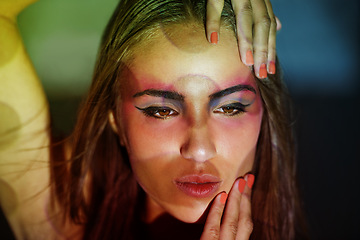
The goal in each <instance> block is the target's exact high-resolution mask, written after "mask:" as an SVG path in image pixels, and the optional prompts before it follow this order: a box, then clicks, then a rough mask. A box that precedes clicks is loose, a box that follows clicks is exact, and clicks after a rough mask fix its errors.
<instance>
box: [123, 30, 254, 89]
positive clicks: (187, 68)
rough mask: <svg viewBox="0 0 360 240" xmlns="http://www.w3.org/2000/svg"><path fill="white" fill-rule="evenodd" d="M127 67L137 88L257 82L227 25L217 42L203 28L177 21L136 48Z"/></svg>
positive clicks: (224, 85) (217, 87) (216, 85)
mask: <svg viewBox="0 0 360 240" xmlns="http://www.w3.org/2000/svg"><path fill="white" fill-rule="evenodd" d="M196 28H198V29H200V30H197V29H196ZM127 70H128V73H127V74H126V75H127V78H128V81H126V82H127V83H129V84H131V85H133V86H132V87H136V88H137V90H141V89H148V88H154V87H156V88H159V87H166V88H169V86H171V87H172V88H177V87H181V86H183V87H185V86H186V87H187V88H188V89H193V88H194V86H195V85H196V88H198V87H200V86H202V85H203V84H205V85H209V87H210V85H211V87H210V88H214V89H222V88H226V87H229V86H231V85H237V84H252V85H253V84H255V83H254V78H253V75H252V72H251V70H250V69H249V68H248V67H247V66H245V65H244V64H243V63H242V62H241V60H240V56H239V51H238V45H237V42H236V38H235V37H234V34H233V32H232V31H229V30H226V29H224V31H222V32H221V39H220V41H219V43H218V44H216V45H214V44H210V43H209V42H208V41H207V39H206V37H205V33H204V31H203V30H202V31H201V28H199V27H194V26H192V25H179V26H178V25H175V27H173V28H170V27H168V28H166V31H165V30H164V28H159V29H158V30H157V32H156V33H155V34H154V36H153V37H152V40H151V41H149V42H148V43H147V44H141V45H140V46H139V47H138V48H136V49H135V51H134V54H133V58H132V61H131V64H130V65H128V69H127ZM189 86H192V87H191V88H189Z"/></svg>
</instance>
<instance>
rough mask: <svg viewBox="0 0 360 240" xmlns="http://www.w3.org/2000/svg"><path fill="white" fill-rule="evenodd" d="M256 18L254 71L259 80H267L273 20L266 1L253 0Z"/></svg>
mask: <svg viewBox="0 0 360 240" xmlns="http://www.w3.org/2000/svg"><path fill="white" fill-rule="evenodd" d="M251 5H252V8H253V10H254V11H253V16H254V30H253V34H254V37H253V47H254V70H255V74H256V76H257V77H258V78H260V79H261V78H266V77H267V70H266V64H267V61H268V42H269V32H270V25H271V20H270V16H269V13H268V10H267V6H266V4H265V3H264V0H251Z"/></svg>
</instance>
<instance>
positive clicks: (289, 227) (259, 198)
mask: <svg viewBox="0 0 360 240" xmlns="http://www.w3.org/2000/svg"><path fill="white" fill-rule="evenodd" d="M205 12H206V1H205V0H203V1H199V0H193V1H191V0H162V1H159V0H136V1H135V0H131V1H130V0H121V1H120V3H119V5H118V7H117V8H116V10H115V12H114V14H113V16H112V18H111V19H110V22H109V24H108V26H107V28H106V30H105V33H104V35H103V39H102V44H101V47H100V52H99V54H98V60H97V64H96V67H95V71H94V76H93V81H92V85H91V88H90V91H89V94H88V96H87V99H86V101H85V103H84V104H83V106H82V109H81V111H80V113H79V117H78V122H77V124H76V126H75V130H74V133H73V138H72V140H73V143H72V144H73V150H72V157H71V161H70V163H69V167H67V171H66V173H64V172H62V174H61V175H60V174H57V173H56V171H53V176H54V179H55V183H56V185H55V186H56V187H55V195H56V197H57V200H58V201H59V202H60V204H61V206H63V207H64V209H65V211H64V212H65V214H66V216H70V217H71V219H72V221H73V222H75V223H79V224H82V225H83V226H84V235H83V239H132V238H133V232H134V227H135V226H134V223H135V221H136V219H135V217H136V206H137V205H138V204H139V194H141V189H140V187H139V186H138V184H137V182H136V180H135V179H134V176H133V173H132V170H131V167H130V165H129V162H128V157H127V153H126V150H125V149H124V148H123V147H122V146H121V144H120V143H119V137H118V135H117V134H115V133H114V131H113V130H112V129H111V127H110V124H109V121H108V113H109V111H114V112H119V111H117V110H118V108H119V105H120V101H121V100H120V87H121V82H122V81H126V79H123V76H122V71H123V69H124V68H126V63H128V62H129V61H131V54H132V51H136V49H135V47H136V46H137V45H138V44H140V43H142V42H146V41H147V40H150V39H151V37H152V33H153V32H155V30H156V29H158V28H159V25H160V24H161V25H168V26H169V25H171V24H183V23H186V22H193V23H198V24H201V25H202V26H203V24H204V22H205ZM222 24H223V25H224V26H226V27H229V28H231V29H233V31H234V32H235V31H236V30H235V29H236V27H235V15H234V12H233V10H232V7H231V3H230V1H225V7H224V10H223V12H222ZM234 36H235V35H234ZM204 37H205V36H204ZM277 66H279V63H277ZM279 72H280V69H277V74H276V75H271V76H269V78H267V79H265V80H257V84H258V87H259V90H260V93H261V96H262V100H263V104H264V114H263V120H262V127H261V132H260V136H259V140H258V145H257V153H256V159H255V164H254V169H253V172H254V174H255V176H256V179H257V180H256V183H255V185H254V189H253V196H252V213H253V220H254V231H253V234H252V236H251V239H293V238H294V237H295V225H296V224H297V222H296V219H297V213H298V212H297V209H298V206H297V187H296V185H295V164H294V162H295V159H294V149H293V146H294V144H293V136H292V128H291V122H290V119H289V117H288V116H289V114H290V111H289V108H288V102H289V101H288V96H287V94H286V89H285V87H284V85H283V83H282V81H281V76H280V75H279Z"/></svg>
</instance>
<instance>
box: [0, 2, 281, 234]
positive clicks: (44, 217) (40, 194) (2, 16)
mask: <svg viewBox="0 0 360 240" xmlns="http://www.w3.org/2000/svg"><path fill="white" fill-rule="evenodd" d="M33 2H35V0H17V1H13V0H0V32H1V33H4V34H2V35H1V34H0V43H1V44H0V46H5V47H1V51H0V75H1V76H2V77H1V78H0V85H1V87H0V103H1V108H0V115H1V116H2V121H1V127H2V128H1V131H2V132H8V130H12V129H16V131H17V132H16V133H15V132H14V133H13V135H8V137H11V141H9V140H8V139H6V145H4V144H3V145H2V147H0V164H1V168H0V170H1V171H0V193H1V194H0V202H1V207H2V209H3V211H4V214H5V217H6V219H7V220H8V222H9V224H10V226H11V229H12V230H13V232H14V234H15V236H16V239H77V237H81V231H82V229H79V227H78V226H77V225H73V224H72V223H71V221H70V220H69V219H68V220H69V221H68V222H67V224H65V226H64V225H63V224H56V223H55V221H56V219H55V217H53V216H59V214H58V213H57V210H58V208H57V207H56V208H55V210H54V209H50V208H49V199H50V188H49V185H50V176H49V171H48V170H49V169H48V167H49V165H48V161H49V149H48V148H47V147H44V146H49V141H50V139H49V135H48V126H49V118H48V114H49V109H48V103H47V99H46V97H45V94H44V92H43V88H42V86H41V83H40V81H39V79H38V76H37V74H36V71H35V70H34V68H33V66H32V63H31V60H30V59H29V58H28V56H27V54H26V50H25V47H24V45H23V44H22V40H21V36H20V34H19V33H18V30H17V26H16V16H17V14H18V13H19V12H21V11H22V10H23V9H24V8H25V7H26V6H27V5H29V4H31V3H33ZM212 2H216V1H212V0H209V1H208V3H212ZM220 2H221V1H220ZM239 2H241V1H240V0H239V1H237V2H233V5H234V7H235V4H237V3H239ZM254 6H255V5H253V11H254V12H252V13H253V14H254V15H255V14H256V15H257V16H259V14H258V13H260V11H261V10H262V9H264V8H255V7H254ZM209 8H211V6H210V7H209ZM239 9H241V8H239ZM220 12H221V10H220V11H219V10H218V11H216V12H211V11H210V12H208V14H207V19H208V20H210V21H207V26H206V28H207V31H206V32H207V34H208V33H211V32H212V31H213V30H211V29H212V28H214V26H215V29H214V31H217V30H219V32H220V29H219V26H220V25H219V24H218V23H219V19H220V18H219V13H220ZM255 12H256V13H255ZM261 12H264V11H261ZM238 13H239V11H237V13H236V14H237V15H238ZM271 13H272V11H270V10H269V8H268V14H269V15H270V14H271ZM258 19H259V18H258ZM214 23H215V25H214ZM239 23H240V24H241V27H242V28H244V29H248V31H247V32H248V33H250V32H252V28H250V27H248V28H246V26H243V24H245V25H246V23H245V22H238V24H239ZM216 24H217V25H216ZM249 24H251V23H249ZM271 26H273V25H271ZM254 28H255V29H258V30H256V31H254V32H256V34H258V36H259V39H261V38H262V37H261V36H264V39H268V36H270V38H271V39H272V41H273V42H275V37H271V36H273V35H269V34H268V33H269V31H270V32H271V30H269V28H270V27H269V25H267V24H261V23H260V24H255V25H254ZM271 29H273V28H272V27H271ZM221 30H222V31H221V35H220V38H219V44H218V45H216V46H212V47H214V48H213V49H211V50H210V48H209V47H210V46H211V45H210V44H209V43H207V45H206V44H205V43H204V42H203V41H198V40H197V38H194V39H193V38H191V39H193V40H194V41H193V43H192V44H198V45H189V43H187V42H186V41H185V40H187V39H186V38H185V37H179V36H177V35H175V36H176V37H177V38H178V40H176V38H173V39H172V43H171V44H172V45H173V46H177V47H176V48H178V49H177V50H178V51H179V52H181V51H180V50H183V49H184V47H185V46H186V47H188V48H190V51H185V52H187V53H184V51H182V54H184V55H186V54H188V55H186V56H187V57H189V56H192V59H193V62H194V63H199V61H200V60H199V59H200V57H199V56H200V55H197V54H195V53H199V52H200V53H199V54H205V55H206V54H208V55H206V58H207V59H208V60H209V61H210V60H211V58H212V61H213V62H214V61H219V58H218V57H219V56H220V55H216V54H219V52H216V51H215V50H214V49H216V47H219V48H223V47H224V46H225V45H226V44H225V43H226V40H225V39H226V36H227V34H226V33H225V32H224V31H223V29H221ZM201 33H202V35H201V38H204V34H205V33H204V32H201ZM1 36H6V37H1ZM159 36H161V35H159ZM184 36H185V35H184ZM196 36H198V37H199V38H200V36H199V35H196ZM229 36H230V34H229ZM232 36H233V35H232ZM193 37H194V36H193ZM167 39H168V40H169V39H171V38H169V36H167ZM179 40H181V41H179ZM159 41H160V39H159ZM223 41H224V42H223ZM163 42H165V43H166V44H167V45H166V46H167V48H165V49H167V50H170V47H169V42H166V41H162V43H163ZM222 42H223V45H222ZM229 42H231V43H232V46H233V47H234V49H236V47H237V46H235V45H234V44H236V41H234V39H232V40H231V41H229ZM253 43H254V46H253V45H252V44H253ZM255 43H256V44H255ZM266 43H267V41H266V40H264V41H255V40H254V41H251V40H249V41H248V42H247V45H246V46H248V47H249V48H250V49H253V47H254V49H255V50H254V51H255V54H254V59H255V65H256V62H262V61H261V60H256V59H257V58H258V56H260V55H256V48H257V47H259V46H260V47H261V48H263V49H266V48H267V46H269V48H270V47H271V46H274V44H273V45H271V44H270V45H266ZM262 44H263V45H262ZM159 45H161V44H159ZM209 45H210V46H209ZM194 48H195V49H194ZM234 49H232V53H235V52H237V51H235V50H234ZM244 49H245V48H244ZM247 49H248V48H246V49H245V50H247ZM143 50H144V52H146V51H145V50H146V48H145V49H143ZM160 50H161V49H160ZM160 50H158V53H159V52H160ZM175 50H176V49H175ZM195 50H196V51H195ZM240 52H241V56H243V55H244V53H246V51H245V52H244V51H243V50H241V49H240ZM139 53H140V52H139ZM210 53H212V54H213V55H212V54H210ZM148 54H150V55H152V54H151V53H150V50H149V51H148ZM214 55H215V56H217V57H216V59H213V58H214ZM230 56H232V55H229V57H230ZM162 57H163V56H162ZM169 57H170V56H169ZM236 57H237V59H235V58H236ZM231 59H232V61H229V62H230V63H231V64H233V65H235V64H238V65H241V63H240V60H239V59H240V55H237V56H232V57H231ZM242 59H244V58H242ZM176 61H177V62H173V63H174V64H175V63H178V65H179V66H185V65H183V64H184V63H181V64H180V59H176ZM219 62H220V61H219ZM230 63H229V64H228V65H227V67H228V66H230ZM134 64H136V63H134ZM187 64H188V65H187V66H195V64H189V61H187ZM216 64H218V63H216ZM216 64H215V65H216ZM134 66H135V65H134ZM209 66H210V65H209ZM209 66H208V67H207V68H205V67H204V68H201V69H200V68H197V70H199V71H197V72H196V71H195V72H193V73H192V74H193V75H189V74H187V75H186V74H185V73H184V72H183V73H182V75H181V76H178V78H169V81H170V79H171V80H173V81H172V82H169V84H172V87H173V88H174V89H175V87H176V88H179V89H177V91H183V94H184V95H187V96H188V99H189V97H191V96H194V94H192V95H191V94H190V93H191V92H189V91H186V89H188V88H187V83H189V82H190V81H191V80H196V79H198V80H199V81H202V82H204V83H205V85H207V86H208V89H205V90H204V89H202V90H204V91H205V92H206V91H207V93H204V92H202V93H203V94H200V95H201V96H202V97H201V99H193V101H192V100H191V101H190V100H188V101H187V102H186V104H185V105H186V106H187V108H186V109H187V112H186V116H183V115H181V117H180V118H181V119H182V122H181V125H179V127H182V129H183V130H184V131H185V134H184V131H180V130H179V129H177V133H178V134H176V135H175V134H174V135H173V136H179V137H181V138H179V139H180V140H181V141H180V140H179V139H177V140H176V139H170V140H173V141H168V143H167V144H168V145H164V146H168V147H169V148H168V152H167V154H165V156H164V159H165V158H166V159H168V160H174V161H175V162H177V161H178V162H181V163H184V162H186V161H188V162H187V163H185V164H184V165H185V166H183V164H180V166H181V167H182V168H181V169H180V170H179V174H180V175H181V174H182V173H183V172H184V171H187V169H189V166H190V168H191V169H197V170H199V169H200V170H201V167H203V171H211V172H212V173H213V174H218V175H219V176H220V177H223V176H224V173H223V172H224V171H225V170H224V169H222V168H223V166H224V168H225V167H226V169H229V168H230V166H232V165H231V164H232V163H231V162H227V161H228V160H230V158H225V157H226V154H225V150H226V149H220V148H219V147H218V142H219V141H220V140H221V136H225V135H226V134H227V135H229V134H231V135H232V134H233V131H231V132H229V130H228V128H225V127H224V128H223V129H222V131H221V129H218V130H217V129H216V128H215V127H214V126H216V124H219V123H225V124H224V125H223V126H225V125H226V126H231V125H241V124H240V121H241V120H240V119H241V117H239V118H238V120H239V121H238V120H231V121H230V122H232V124H231V123H229V119H226V120H219V119H221V118H222V117H216V119H218V120H217V121H214V119H215V118H213V117H209V118H207V119H205V120H204V119H202V120H199V118H196V116H198V115H201V116H204V115H203V113H204V112H206V111H205V110H204V109H205V108H204V106H205V105H206V104H205V102H206V101H208V99H207V100H205V99H206V97H205V96H207V97H208V95H206V94H209V93H210V92H212V91H215V92H216V91H218V90H221V89H223V88H226V87H228V86H231V85H232V84H236V83H238V82H240V80H241V79H234V78H233V79H231V76H230V75H229V74H228V75H229V76H226V77H224V76H222V77H221V78H219V77H218V76H216V74H213V75H211V74H209V73H207V72H206V71H205V70H206V69H207V70H212V69H215V68H210V67H209ZM241 67H243V65H241ZM130 69H131V66H129V70H130ZM164 69H165V68H164ZM164 69H161V72H165V71H164ZM144 70H145V69H144ZM193 70H196V69H193ZM200 70H203V72H200ZM255 71H257V67H256V66H255ZM129 73H130V72H129ZM221 73H227V72H225V71H223V69H222V70H221ZM184 76H187V77H188V78H187V77H184ZM242 79H243V78H242ZM249 81H250V80H249ZM181 82H182V83H181ZM160 85H161V84H160ZM162 86H163V85H162ZM138 87H140V86H138ZM142 87H144V86H142ZM180 88H181V89H180ZM255 89H256V86H255ZM124 100H125V99H124ZM197 103H198V104H197ZM124 106H125V103H124ZM132 106H133V105H132ZM196 106H198V107H197V108H195V107H196ZM124 109H125V108H124ZM133 110H134V109H133ZM133 110H131V111H133ZM136 110H137V109H136ZM195 110H197V111H195ZM135 112H136V111H135V110H134V111H133V112H132V113H134V114H135ZM249 112H251V111H250V110H249ZM2 113H3V114H2ZM200 113H201V114H200ZM137 114H138V112H137ZM206 114H207V115H208V116H213V115H214V114H213V113H212V112H209V111H207V113H206ZM206 114H205V115H206ZM245 115H250V113H246V114H244V116H245ZM134 116H135V115H134ZM179 116H180V115H179ZM5 118H6V119H5ZM136 118H137V123H139V121H140V119H143V122H144V123H148V122H149V120H150V119H148V118H146V119H147V120H145V118H144V115H143V114H142V115H141V116H140V115H139V114H138V115H137V116H136ZM153 120H154V121H155V120H157V119H153ZM153 120H151V121H153ZM154 121H153V122H154ZM159 121H160V122H161V123H162V124H165V122H166V121H168V120H164V121H163V120H159ZM171 121H172V120H171ZM199 122H206V124H200V125H202V127H201V128H199V129H202V130H201V131H197V130H196V128H195V127H194V126H198V125H196V124H198V123H199ZM191 123H192V124H191ZM210 123H211V124H210ZM123 125H125V121H124V122H123ZM173 125H175V126H177V124H173ZM210 125H212V127H211V126H210ZM244 125H245V124H244ZM17 126H18V127H17ZM144 126H145V125H144ZM204 126H206V127H204ZM114 128H117V127H116V126H115V127H114ZM164 129H166V127H164V126H163V127H162V130H164ZM204 129H205V130H206V131H205V130H204ZM244 129H245V128H244ZM144 130H146V131H145V132H146V133H149V134H150V133H152V135H151V136H155V135H156V134H158V133H159V131H158V130H157V131H155V130H154V131H151V128H150V127H149V126H147V129H144ZM210 130H211V131H210ZM135 131H136V130H134V133H135V135H136V132H135ZM138 131H139V130H138ZM142 133H144V132H142ZM220 133H221V134H220ZM128 134H130V132H129V133H128ZM244 134H245V132H238V137H239V138H240V137H241V136H243V135H244ZM128 136H129V135H128ZM204 136H209V139H210V140H211V142H210V143H211V144H205V145H204V139H205V140H206V139H207V138H205V137H204ZM29 139H31V141H29ZM191 139H195V140H191ZM122 140H123V144H126V145H127V146H130V143H131V141H133V140H134V139H132V138H130V137H126V136H125V135H124V136H123V137H122ZM160 140H161V138H160ZM175 140H176V141H175ZM225 140H226V139H225ZM181 142H182V143H183V145H182V146H188V149H190V150H191V149H199V146H200V149H201V148H205V147H204V146H212V147H213V148H214V149H216V152H215V153H214V154H213V157H212V158H210V159H208V160H204V159H206V157H205V158H204V159H203V160H202V161H200V162H199V161H195V159H196V158H195V159H193V158H190V159H188V158H186V157H184V156H183V155H182V154H179V152H178V150H179V146H180V145H179V144H180V143H181ZM140 143H141V142H139V144H140ZM184 143H188V144H184ZM193 143H194V144H193ZM195 143H197V144H195ZM205 143H206V142H205ZM208 143H209V142H208ZM238 143H239V145H240V144H241V142H238ZM229 144H233V142H229ZM133 146H135V145H133ZM175 146H176V147H177V150H176V148H173V147H175ZM189 146H195V147H193V148H191V147H189ZM196 146H198V147H196ZM201 146H203V147H201ZM145 147H146V146H143V149H145ZM170 147H171V148H170ZM241 147H243V145H241ZM24 149H26V150H27V151H24ZM29 149H31V151H29ZM180 149H181V148H180ZM185 149H186V148H185ZM129 150H132V151H134V149H130V148H129ZM154 150H157V149H154ZM160 150H163V149H160ZM160 150H158V152H157V155H158V156H163V155H161V154H160V153H162V151H160ZM229 151H230V149H229ZM231 151H233V150H231ZM153 152H155V151H153ZM187 152H191V151H187ZM192 152H197V151H196V150H195V151H192ZM198 152H200V153H201V152H203V153H204V152H206V151H198ZM210 152H211V151H210ZM182 153H183V152H182ZM239 154H240V153H239ZM241 154H242V155H243V157H244V158H243V159H242V161H241V163H239V164H242V167H241V168H240V167H239V169H236V171H234V172H232V173H231V176H230V177H229V178H232V181H234V180H235V179H236V178H237V177H238V176H242V175H244V174H245V173H246V172H248V171H249V170H250V169H251V166H252V161H253V157H252V156H251V155H253V150H249V152H248V153H246V154H245V153H241ZM200 155H201V154H200ZM185 156H186V155H185ZM187 156H189V155H187ZM245 156H247V157H245ZM139 157H140V156H139ZM153 157H155V159H156V156H153ZM203 157H204V156H203ZM230 157H232V156H230ZM240 157H241V156H240ZM139 159H140V158H139ZM185 160H186V161H185ZM215 160H216V161H215ZM220 160H224V161H225V160H226V161H225V162H222V164H219V163H218V162H217V161H220ZM159 166H161V167H162V168H165V165H159ZM172 166H174V165H172ZM194 166H196V167H197V168H194ZM174 168H176V167H172V169H174ZM231 169H232V168H231ZM139 175H140V174H139ZM143 177H145V176H143ZM139 179H140V177H139ZM245 179H246V176H245ZM238 181H239V180H237V181H235V183H234V184H233V185H232V183H230V182H231V181H230V180H229V181H223V183H222V185H221V188H220V189H219V190H218V192H220V191H226V192H227V193H229V189H230V188H231V186H232V191H231V193H229V196H228V201H227V205H226V206H227V207H226V208H225V210H224V204H223V203H222V202H221V201H220V195H217V196H216V197H215V196H213V197H215V198H214V200H213V203H212V205H211V209H210V212H209V215H208V217H207V219H206V224H205V229H204V233H203V235H202V238H203V239H217V238H218V237H219V236H221V237H224V239H227V238H228V237H230V238H233V236H229V235H228V233H233V232H235V234H236V235H237V237H238V236H241V237H244V239H246V238H248V236H249V234H250V232H251V231H249V229H250V230H251V227H250V228H249V227H246V226H251V212H250V195H251V189H250V188H249V187H248V186H246V187H245V189H244V192H243V193H240V192H239V191H237V190H236V189H237V185H238ZM143 185H144V187H146V186H145V183H144V184H143ZM181 198H183V199H184V202H183V203H182V205H180V207H179V208H183V209H184V210H186V211H190V212H189V216H190V217H189V219H183V218H182V217H181V216H178V217H179V218H181V219H183V220H184V221H188V222H193V221H195V220H196V219H197V218H198V217H199V216H200V215H201V213H202V212H203V211H204V209H205V208H206V207H207V206H208V204H209V202H210V200H211V199H210V198H211V197H209V198H207V199H202V200H196V201H194V200H193V199H190V198H189V197H183V196H182V197H181ZM154 199H156V198H149V201H148V205H149V208H148V209H149V212H148V219H149V220H151V219H154V218H156V217H157V216H159V215H160V214H162V213H164V212H171V211H172V212H174V213H176V212H179V209H177V208H176V207H174V206H171V204H168V205H166V203H164V204H162V203H159V202H157V201H155V200H154ZM231 199H233V200H231ZM191 204H194V205H195V207H194V212H191V211H192V210H189V209H190V207H189V206H190V205H191ZM223 213H224V218H223V223H224V224H222V225H221V226H220V220H221V218H222V217H223ZM49 214H50V216H52V218H51V219H49ZM233 221H235V222H236V224H235V225H236V226H237V229H236V231H234V229H232V228H231V226H235V225H234V224H231V222H233ZM246 222H247V223H248V224H246ZM249 223H250V224H249ZM246 229H247V230H246ZM243 230H244V231H243ZM242 232H243V234H241V233H242ZM75 235H76V236H77V237H75ZM183 239H184V238H183ZM239 239H240V238H239Z"/></svg>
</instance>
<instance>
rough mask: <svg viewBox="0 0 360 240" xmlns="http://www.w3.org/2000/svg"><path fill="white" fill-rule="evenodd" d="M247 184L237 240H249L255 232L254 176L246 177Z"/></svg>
mask: <svg viewBox="0 0 360 240" xmlns="http://www.w3.org/2000/svg"><path fill="white" fill-rule="evenodd" d="M245 180H246V184H245V187H244V191H243V192H242V194H241V201H240V211H239V221H238V231H237V235H236V240H248V239H249V237H250V235H251V233H252V231H253V222H252V218H251V188H252V186H253V183H254V180H255V178H254V175H252V174H247V175H246V176H245Z"/></svg>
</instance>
